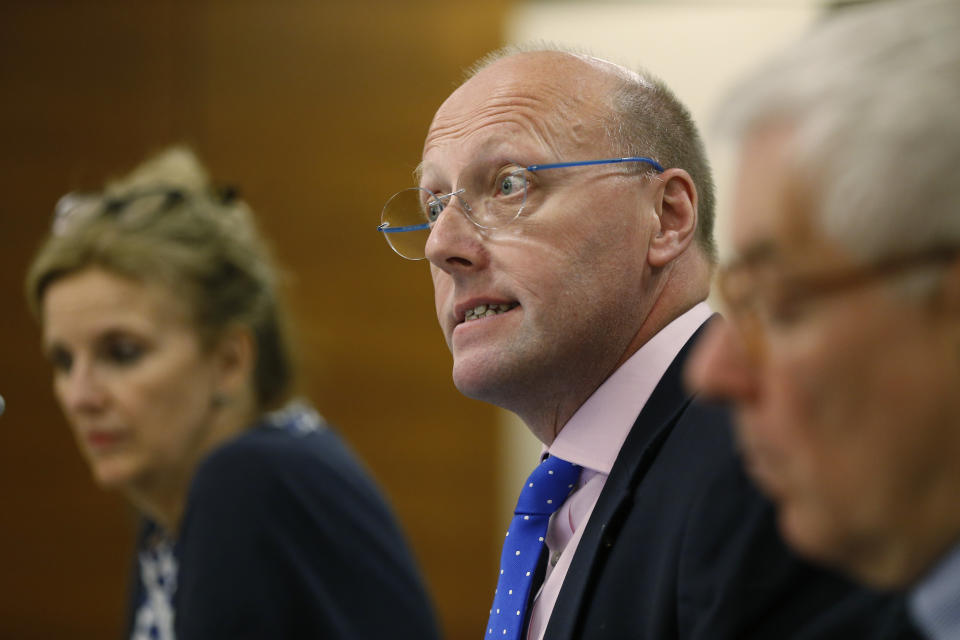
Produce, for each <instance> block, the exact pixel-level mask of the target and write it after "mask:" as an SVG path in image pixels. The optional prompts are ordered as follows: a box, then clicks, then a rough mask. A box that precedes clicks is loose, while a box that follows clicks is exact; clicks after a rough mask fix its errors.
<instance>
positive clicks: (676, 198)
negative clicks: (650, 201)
mask: <svg viewBox="0 0 960 640" xmlns="http://www.w3.org/2000/svg"><path fill="white" fill-rule="evenodd" d="M657 178H658V179H659V180H658V182H657V185H658V191H657V194H656V196H655V197H656V200H655V202H656V205H657V217H658V218H659V220H660V229H659V230H658V231H656V232H655V233H654V234H653V236H652V237H651V238H650V249H649V251H648V252H647V260H648V262H649V263H650V266H652V267H664V266H666V265H667V264H669V263H670V262H671V261H673V260H675V259H676V258H677V257H678V256H679V255H680V254H682V253H683V252H684V251H685V250H686V249H687V247H688V246H689V245H690V243H691V242H692V241H693V238H694V236H695V235H696V229H697V188H696V186H694V184H693V179H692V178H691V177H690V174H689V173H687V172H686V171H684V170H683V169H667V170H666V171H664V172H663V173H661V174H660V175H659V176H657Z"/></svg>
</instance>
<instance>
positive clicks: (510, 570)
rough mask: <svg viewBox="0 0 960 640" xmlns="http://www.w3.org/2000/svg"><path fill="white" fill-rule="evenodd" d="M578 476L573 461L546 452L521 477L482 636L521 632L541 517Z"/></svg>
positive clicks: (543, 524)
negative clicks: (522, 482)
mask: <svg viewBox="0 0 960 640" xmlns="http://www.w3.org/2000/svg"><path fill="white" fill-rule="evenodd" d="M579 476H580V467H579V466H577V465H575V464H572V463H570V462H567V461H566V460H561V459H560V458H556V457H553V456H551V457H549V458H547V459H546V460H544V461H543V462H541V463H540V466H538V467H537V468H536V469H534V470H533V473H531V474H530V477H529V478H527V482H526V484H525V485H524V487H523V491H521V492H520V498H519V499H518V500H517V508H516V509H515V510H514V512H513V513H514V516H513V521H512V522H511V523H510V529H509V530H508V531H507V537H506V539H505V540H504V542H503V553H502V555H501V556H500V577H499V578H498V579H497V590H496V592H495V595H494V598H493V608H492V609H490V621H489V622H487V630H486V633H485V634H484V638H499V639H503V638H506V639H508V640H521V639H522V638H523V637H524V632H525V630H524V628H523V626H524V622H525V621H526V618H527V615H526V614H527V602H528V600H529V597H530V587H531V585H532V584H533V576H534V575H535V574H536V571H537V563H538V561H539V559H540V553H541V551H542V550H543V546H544V542H543V540H544V538H545V537H546V535H547V523H548V522H549V521H550V516H551V515H552V514H553V512H554V511H556V510H557V509H559V508H560V505H562V504H563V501H564V500H566V499H567V496H568V495H570V492H571V491H573V487H574V485H576V483H577V478H578V477H579Z"/></svg>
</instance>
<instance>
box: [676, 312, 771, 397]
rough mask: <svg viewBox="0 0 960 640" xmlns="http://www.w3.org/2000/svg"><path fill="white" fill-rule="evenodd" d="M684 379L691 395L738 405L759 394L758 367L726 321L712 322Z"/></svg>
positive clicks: (691, 358)
mask: <svg viewBox="0 0 960 640" xmlns="http://www.w3.org/2000/svg"><path fill="white" fill-rule="evenodd" d="M684 376H685V378H686V382H687V386H688V387H689V388H690V390H691V391H693V392H695V393H699V394H700V395H701V396H703V397H705V398H709V399H714V400H729V401H732V402H734V403H736V402H742V401H745V400H749V399H750V398H752V397H753V395H754V394H755V393H756V388H757V385H756V381H757V374H756V368H755V363H754V362H753V360H752V359H751V358H750V356H749V354H748V352H747V349H746V345H745V344H744V343H743V339H742V337H741V335H740V333H739V332H738V331H737V329H736V327H734V326H733V325H731V324H730V322H728V321H727V320H725V319H724V318H719V317H717V318H714V319H713V320H711V321H710V324H709V326H708V327H707V328H706V330H705V333H704V335H703V336H702V337H701V338H700V339H699V340H698V341H697V344H696V346H695V347H694V350H693V354H691V356H690V360H688V361H687V365H686V370H685V371H684Z"/></svg>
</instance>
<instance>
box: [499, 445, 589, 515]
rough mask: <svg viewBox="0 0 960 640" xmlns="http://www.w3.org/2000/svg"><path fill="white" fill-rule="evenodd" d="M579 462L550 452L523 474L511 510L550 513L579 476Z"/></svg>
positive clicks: (521, 512)
mask: <svg viewBox="0 0 960 640" xmlns="http://www.w3.org/2000/svg"><path fill="white" fill-rule="evenodd" d="M580 469H581V467H580V466H579V465H576V464H573V463H572V462H567V461H566V460H562V459H561V458H557V457H556V456H550V457H549V458H547V459H546V460H544V461H543V462H541V463H540V465H539V466H537V468H536V469H534V470H533V472H532V473H531V474H530V477H529V478H527V482H526V484H524V485H523V491H521V492H520V498H519V499H518V500H517V508H516V510H515V511H514V513H515V514H529V515H546V516H548V515H550V514H552V513H553V512H554V511H556V510H557V509H559V508H560V505H562V504H563V501H564V500H566V499H567V496H568V495H570V492H571V491H573V488H574V486H576V484H577V478H579V477H580Z"/></svg>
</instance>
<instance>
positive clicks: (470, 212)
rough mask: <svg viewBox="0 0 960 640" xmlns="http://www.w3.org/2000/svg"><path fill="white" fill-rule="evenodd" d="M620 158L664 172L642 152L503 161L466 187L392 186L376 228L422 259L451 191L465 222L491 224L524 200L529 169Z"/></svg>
mask: <svg viewBox="0 0 960 640" xmlns="http://www.w3.org/2000/svg"><path fill="white" fill-rule="evenodd" d="M625 162H640V163H643V164H646V165H649V166H650V167H651V168H653V169H654V170H655V171H656V172H657V173H663V171H664V169H663V167H662V166H660V163H658V162H657V161H656V160H653V159H652V158H642V157H629V158H606V159H603V160H581V161H578V162H556V163H553V164H531V165H529V166H526V167H524V166H521V165H517V164H508V165H506V166H505V167H503V168H501V169H499V170H497V171H495V172H491V175H489V176H482V175H478V176H473V177H471V178H468V180H467V183H466V184H467V186H464V187H462V188H460V189H457V190H456V191H452V192H450V193H446V194H435V193H433V192H432V191H430V190H429V189H424V188H423V187H411V188H409V189H404V190H403V191H398V192H397V193H395V194H393V195H392V196H391V197H390V199H389V200H387V203H386V204H385V205H384V206H383V212H382V213H381V214H380V225H379V226H378V227H377V230H378V231H380V232H382V233H383V234H384V235H383V237H384V238H386V240H387V244H389V245H390V248H392V249H393V250H394V251H396V252H397V254H399V255H400V256H401V257H404V258H407V259H408V260H422V259H423V258H424V257H426V255H425V251H426V246H427V238H428V237H429V236H430V229H431V228H432V227H433V225H434V223H436V221H437V219H438V218H439V217H440V214H441V213H442V212H443V210H444V209H445V208H446V207H447V205H448V204H449V203H450V202H451V200H452V199H453V198H454V196H456V198H457V199H458V200H459V202H460V208H461V210H462V211H463V213H464V214H465V215H466V216H467V219H468V220H470V222H472V223H473V224H475V225H476V226H478V227H480V228H481V229H497V228H500V227H503V226H505V225H507V224H509V223H511V222H512V221H513V220H515V219H516V218H517V217H518V216H519V215H520V212H521V211H523V207H524V205H526V204H527V195H528V193H527V192H528V186H529V185H530V182H531V178H530V175H529V174H530V173H534V172H536V171H545V170H547V169H564V168H568V167H585V166H590V165H600V164H619V163H625Z"/></svg>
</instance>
